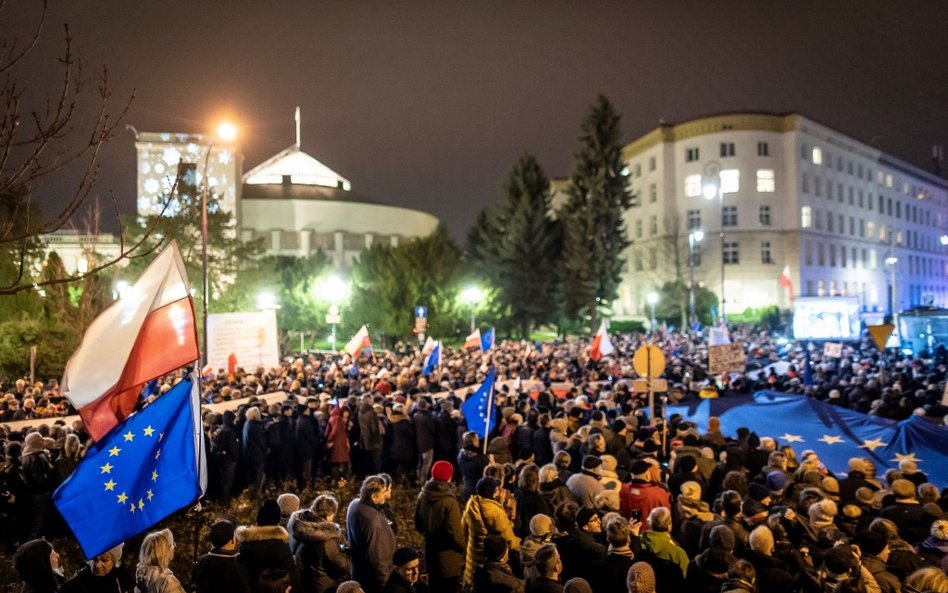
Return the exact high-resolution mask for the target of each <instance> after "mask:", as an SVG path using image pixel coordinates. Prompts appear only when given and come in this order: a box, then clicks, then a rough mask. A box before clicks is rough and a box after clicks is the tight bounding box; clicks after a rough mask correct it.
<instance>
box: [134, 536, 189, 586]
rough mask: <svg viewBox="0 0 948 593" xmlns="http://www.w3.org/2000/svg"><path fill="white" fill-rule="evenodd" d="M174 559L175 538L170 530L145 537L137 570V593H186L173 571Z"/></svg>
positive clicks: (139, 554) (139, 553)
mask: <svg viewBox="0 0 948 593" xmlns="http://www.w3.org/2000/svg"><path fill="white" fill-rule="evenodd" d="M173 559H174V536H173V535H172V534H171V531H169V530H168V529H162V530H161V531H153V532H151V533H149V534H148V535H146V536H145V539H144V540H143V541H142V547H141V549H140V550H139V552H138V566H137V567H136V568H135V591H136V593H184V588H183V587H182V586H181V583H180V582H179V581H178V579H177V577H175V575H174V573H173V572H171V569H170V568H168V567H169V566H170V565H171V561H172V560H173Z"/></svg>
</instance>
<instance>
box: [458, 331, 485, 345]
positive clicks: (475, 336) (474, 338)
mask: <svg viewBox="0 0 948 593" xmlns="http://www.w3.org/2000/svg"><path fill="white" fill-rule="evenodd" d="M483 347H484V346H483V343H482V342H481V328H477V329H475V330H474V331H473V332H471V334H470V335H469V336H468V337H466V338H464V344H463V345H462V346H461V350H471V349H474V348H483Z"/></svg>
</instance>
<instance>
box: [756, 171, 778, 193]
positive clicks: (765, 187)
mask: <svg viewBox="0 0 948 593" xmlns="http://www.w3.org/2000/svg"><path fill="white" fill-rule="evenodd" d="M775 188H776V183H775V182H774V170H773V169H757V191H759V192H772V191H774V189H775Z"/></svg>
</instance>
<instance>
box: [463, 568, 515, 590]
mask: <svg viewBox="0 0 948 593" xmlns="http://www.w3.org/2000/svg"><path fill="white" fill-rule="evenodd" d="M474 593H523V581H521V580H520V579H518V578H517V577H515V576H514V575H513V571H512V570H510V566H509V565H507V564H500V563H498V562H485V563H484V565H483V566H478V567H477V570H475V571H474Z"/></svg>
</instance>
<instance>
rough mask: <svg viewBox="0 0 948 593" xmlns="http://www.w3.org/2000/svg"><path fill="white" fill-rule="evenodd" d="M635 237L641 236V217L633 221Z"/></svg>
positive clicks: (639, 237)
mask: <svg viewBox="0 0 948 593" xmlns="http://www.w3.org/2000/svg"><path fill="white" fill-rule="evenodd" d="M635 238H636V239H641V238H642V219H641V218H640V219H638V220H636V221H635Z"/></svg>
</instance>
